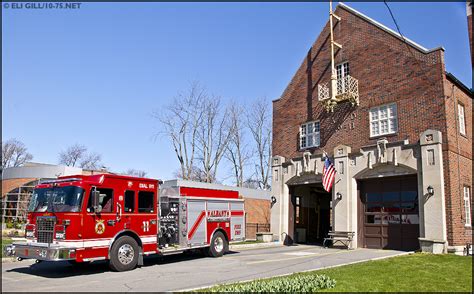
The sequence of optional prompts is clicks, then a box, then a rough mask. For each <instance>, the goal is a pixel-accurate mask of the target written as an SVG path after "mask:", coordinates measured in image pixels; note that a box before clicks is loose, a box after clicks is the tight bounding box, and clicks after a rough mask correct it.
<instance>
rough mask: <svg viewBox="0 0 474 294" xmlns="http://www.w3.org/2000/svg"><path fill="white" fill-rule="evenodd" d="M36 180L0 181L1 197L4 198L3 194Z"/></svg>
mask: <svg viewBox="0 0 474 294" xmlns="http://www.w3.org/2000/svg"><path fill="white" fill-rule="evenodd" d="M35 180H37V179H7V180H2V197H3V196H5V194H7V193H9V192H10V191H12V190H13V189H15V188H18V187H20V186H23V185H25V184H27V183H29V182H32V181H35Z"/></svg>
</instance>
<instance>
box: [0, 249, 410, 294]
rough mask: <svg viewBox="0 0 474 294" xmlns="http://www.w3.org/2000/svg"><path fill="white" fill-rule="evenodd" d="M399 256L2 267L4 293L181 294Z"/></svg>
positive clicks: (274, 255) (241, 254)
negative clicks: (122, 268)
mask: <svg viewBox="0 0 474 294" xmlns="http://www.w3.org/2000/svg"><path fill="white" fill-rule="evenodd" d="M399 254H403V252H400V251H393V250H375V249H355V250H345V249H332V248H329V249H325V248H321V247H319V246H307V245H298V246H288V247H287V246H285V247H283V246H280V247H273V248H263V249H246V250H239V251H237V250H234V251H232V252H230V253H228V254H226V255H225V256H224V257H221V258H211V257H203V256H202V255H200V254H197V253H196V254H178V255H172V256H166V257H159V256H156V257H148V258H145V265H144V266H143V267H141V268H137V269H135V270H133V271H129V272H112V271H110V270H109V267H108V265H107V264H106V263H105V262H95V263H91V264H88V265H79V266H78V265H75V266H73V265H70V264H69V263H67V262H42V263H38V264H35V263H34V261H32V260H24V261H21V262H8V263H3V264H2V291H4V292H10V291H15V292H16V291H34V292H41V291H47V292H50V291H61V292H73V291H81V292H84V291H120V292H127V291H132V292H133V291H180V290H189V289H194V288H200V287H206V286H212V285H215V284H223V283H229V282H234V281H246V280H251V279H256V278H265V277H271V276H277V275H283V274H289V273H293V272H300V271H307V270H312V269H318V268H324V267H330V266H336V265H341V264H347V263H353V262H358V261H364V260H370V259H377V258H384V257H389V256H395V255H399Z"/></svg>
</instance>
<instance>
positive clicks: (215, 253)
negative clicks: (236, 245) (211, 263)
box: [209, 232, 227, 257]
mask: <svg viewBox="0 0 474 294" xmlns="http://www.w3.org/2000/svg"><path fill="white" fill-rule="evenodd" d="M226 248H227V241H226V239H225V237H224V234H222V232H217V233H215V234H214V235H213V236H212V239H211V246H209V256H212V257H221V256H222V255H224V253H225V250H226Z"/></svg>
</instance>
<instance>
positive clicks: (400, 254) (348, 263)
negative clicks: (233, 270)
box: [174, 251, 415, 292]
mask: <svg viewBox="0 0 474 294" xmlns="http://www.w3.org/2000/svg"><path fill="white" fill-rule="evenodd" d="M414 253H415V252H414V251H408V252H400V253H398V254H395V255H390V256H380V257H374V258H370V259H364V260H357V261H351V262H347V263H343V264H337V265H330V266H325V267H321V268H316V269H309V270H304V271H300V272H292V273H287V274H283V275H276V276H271V277H265V278H256V279H249V280H243V281H236V282H229V283H224V284H213V285H207V286H202V287H197V288H191V289H183V290H177V291H174V292H191V291H196V290H201V289H206V288H210V287H214V286H217V285H219V286H225V285H229V284H236V283H247V282H251V281H255V280H260V279H271V278H280V277H286V276H291V275H293V274H297V273H307V272H314V271H320V270H325V269H330V268H336V267H340V266H346V265H351V264H356V263H363V262H368V261H374V260H381V259H387V258H392V257H397V256H402V255H409V254H414Z"/></svg>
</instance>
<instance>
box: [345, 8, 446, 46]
mask: <svg viewBox="0 0 474 294" xmlns="http://www.w3.org/2000/svg"><path fill="white" fill-rule="evenodd" d="M338 7H341V8H342V9H345V10H347V11H348V12H350V13H352V14H354V15H356V16H358V17H360V18H362V19H364V20H366V21H367V22H369V23H371V24H373V25H375V26H376V27H378V28H380V29H382V30H384V31H385V32H387V33H389V34H391V35H392V36H394V37H396V38H397V39H400V40H401V41H403V40H404V39H405V40H406V42H407V43H408V44H410V45H411V46H412V47H414V48H416V49H418V50H419V51H421V52H423V53H425V54H427V53H431V52H433V51H437V50H443V51H445V50H444V47H442V46H439V47H436V48H433V49H426V48H425V47H423V46H421V45H420V44H418V43H416V42H414V41H412V40H410V39H408V38H407V37H405V36H403V37H402V36H401V35H400V34H399V33H397V32H395V31H394V30H392V29H390V28H388V27H386V26H384V25H383V24H381V23H379V22H378V21H376V20H374V19H372V18H370V17H368V16H367V15H365V14H363V13H361V12H359V11H357V10H355V9H354V8H352V7H350V6H347V5H346V4H344V3H342V2H339V4H338Z"/></svg>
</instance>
